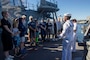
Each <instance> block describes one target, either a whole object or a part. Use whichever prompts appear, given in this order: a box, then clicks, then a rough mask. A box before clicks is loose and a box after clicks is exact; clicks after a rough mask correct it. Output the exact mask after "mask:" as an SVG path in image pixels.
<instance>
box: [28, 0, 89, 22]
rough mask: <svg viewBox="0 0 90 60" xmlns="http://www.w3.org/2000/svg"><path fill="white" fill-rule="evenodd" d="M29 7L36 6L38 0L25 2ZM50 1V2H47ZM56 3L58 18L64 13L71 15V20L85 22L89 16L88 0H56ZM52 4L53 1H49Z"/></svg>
mask: <svg viewBox="0 0 90 60" xmlns="http://www.w3.org/2000/svg"><path fill="white" fill-rule="evenodd" d="M27 1H28V2H27V3H28V4H29V7H31V6H32V4H33V5H37V3H38V2H39V1H40V0H27ZM47 1H50V0H47ZM56 1H57V3H58V8H59V9H60V10H59V11H58V12H57V15H58V16H60V15H61V16H63V15H64V14H65V13H70V14H72V18H76V19H77V20H85V19H86V18H87V17H88V16H90V7H89V6H90V0H56ZM51 2H53V0H51Z"/></svg>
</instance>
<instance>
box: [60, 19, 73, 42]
mask: <svg viewBox="0 0 90 60" xmlns="http://www.w3.org/2000/svg"><path fill="white" fill-rule="evenodd" d="M60 37H61V38H65V39H66V40H73V23H72V22H71V21H70V20H67V21H66V22H65V23H64V24H63V31H62V33H61V34H60Z"/></svg>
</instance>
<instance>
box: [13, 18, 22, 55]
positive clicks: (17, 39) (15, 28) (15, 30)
mask: <svg viewBox="0 0 90 60" xmlns="http://www.w3.org/2000/svg"><path fill="white" fill-rule="evenodd" d="M18 24H19V22H18V20H17V19H15V20H14V21H13V33H14V36H13V39H14V45H15V55H16V56H17V55H19V50H20V31H19V29H18Z"/></svg>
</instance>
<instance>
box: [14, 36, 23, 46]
mask: <svg viewBox="0 0 90 60" xmlns="http://www.w3.org/2000/svg"><path fill="white" fill-rule="evenodd" d="M13 43H14V45H15V47H19V46H20V43H21V41H20V37H14V40H13Z"/></svg>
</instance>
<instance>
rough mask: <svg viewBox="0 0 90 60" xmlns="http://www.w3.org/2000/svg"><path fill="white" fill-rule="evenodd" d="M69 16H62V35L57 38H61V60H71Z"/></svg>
mask: <svg viewBox="0 0 90 60" xmlns="http://www.w3.org/2000/svg"><path fill="white" fill-rule="evenodd" d="M70 18H71V14H69V13H66V14H64V19H63V20H64V21H65V23H64V24H63V30H62V33H61V34H60V35H59V36H58V37H59V38H63V43H62V44H63V50H62V60H72V51H71V43H72V40H73V23H72V22H71V21H70Z"/></svg>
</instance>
